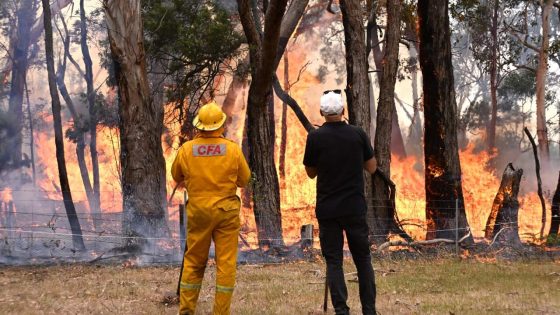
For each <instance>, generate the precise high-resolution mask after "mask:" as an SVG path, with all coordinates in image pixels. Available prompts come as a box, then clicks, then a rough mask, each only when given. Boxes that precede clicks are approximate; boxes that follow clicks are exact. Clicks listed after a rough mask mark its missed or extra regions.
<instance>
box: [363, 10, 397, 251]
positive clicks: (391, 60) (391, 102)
mask: <svg viewBox="0 0 560 315" xmlns="http://www.w3.org/2000/svg"><path fill="white" fill-rule="evenodd" d="M400 13H401V5H400V2H399V1H387V29H386V34H385V39H386V41H385V49H384V52H385V56H384V57H383V63H382V64H383V71H382V74H381V82H380V85H379V104H378V105H377V122H376V126H377V127H376V130H375V158H376V159H377V165H378V168H379V170H380V171H382V172H383V173H385V174H386V175H387V176H388V177H389V178H390V176H391V143H392V141H391V139H392V136H393V135H392V132H391V131H392V130H393V128H392V123H391V122H392V120H393V119H392V118H393V113H394V110H395V83H396V80H397V71H398V65H399V41H400ZM389 193H390V191H389V187H388V186H387V185H386V184H385V182H384V181H383V180H382V179H381V178H379V177H376V176H374V177H373V185H372V197H373V201H372V203H373V209H372V210H371V211H370V212H371V213H372V215H373V217H374V220H373V222H370V224H371V223H373V224H372V225H371V226H370V229H371V233H372V234H373V235H375V236H376V237H375V241H376V243H382V242H384V241H385V240H386V239H387V237H388V235H389V233H390V232H391V231H392V230H393V226H394V224H393V222H394V221H393V218H394V216H395V213H394V208H393V205H392V204H391V202H390V200H389Z"/></svg>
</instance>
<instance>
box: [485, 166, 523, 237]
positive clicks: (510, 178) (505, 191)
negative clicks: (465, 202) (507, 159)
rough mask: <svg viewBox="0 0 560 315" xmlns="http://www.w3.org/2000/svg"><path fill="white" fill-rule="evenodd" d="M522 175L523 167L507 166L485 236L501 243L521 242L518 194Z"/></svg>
mask: <svg viewBox="0 0 560 315" xmlns="http://www.w3.org/2000/svg"><path fill="white" fill-rule="evenodd" d="M521 176H523V170H522V169H517V170H516V169H515V168H514V167H513V165H512V164H511V163H509V164H508V165H507V166H506V169H505V170H504V174H503V175H502V182H501V183H500V188H499V189H498V193H497V194H496V198H494V203H493V204H492V211H491V212H490V215H489V216H488V221H486V230H485V233H484V237H486V238H487V239H489V240H494V239H495V241H498V242H501V243H506V242H507V243H512V244H520V243H521V240H520V239H519V227H518V224H517V218H518V212H519V202H518V201H517V194H518V193H519V184H520V182H521Z"/></svg>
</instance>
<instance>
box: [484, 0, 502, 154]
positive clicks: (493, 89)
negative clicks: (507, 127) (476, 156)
mask: <svg viewBox="0 0 560 315" xmlns="http://www.w3.org/2000/svg"><path fill="white" fill-rule="evenodd" d="M499 10H500V1H499V0H494V8H493V10H492V25H491V27H490V36H491V38H492V42H491V44H490V46H491V49H492V54H491V56H490V58H491V60H490V95H491V97H490V99H491V102H490V104H491V108H490V113H491V115H490V122H489V124H488V132H487V139H486V142H487V146H488V152H490V153H492V152H493V151H494V148H495V147H496V121H497V119H498V71H499V69H498V48H499V44H500V43H499V42H498V15H499Z"/></svg>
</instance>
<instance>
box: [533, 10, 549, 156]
mask: <svg viewBox="0 0 560 315" xmlns="http://www.w3.org/2000/svg"><path fill="white" fill-rule="evenodd" d="M539 3H540V6H541V10H542V11H541V12H542V15H541V16H542V42H541V45H540V47H539V50H538V66H537V138H538V139H539V151H540V153H541V157H542V159H543V160H544V161H545V162H547V161H548V159H549V158H550V151H549V147H548V131H547V129H548V128H547V126H546V108H545V96H546V74H547V72H548V58H549V48H550V38H549V36H550V12H551V11H552V4H553V1H552V0H540V1H539Z"/></svg>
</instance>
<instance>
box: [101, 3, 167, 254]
mask: <svg viewBox="0 0 560 315" xmlns="http://www.w3.org/2000/svg"><path fill="white" fill-rule="evenodd" d="M103 6H104V10H105V14H106V21H107V27H108V31H109V44H110V47H111V54H112V58H113V62H114V68H115V78H116V80H117V83H118V97H119V116H120V140H121V144H120V147H121V155H120V160H121V169H122V193H123V213H124V216H123V232H124V234H125V235H129V236H147V237H152V236H156V235H165V234H166V233H167V232H168V231H167V226H166V224H165V209H164V207H163V205H164V203H165V197H164V196H165V195H166V192H165V185H163V184H162V182H161V181H162V180H163V178H162V176H161V173H162V170H163V169H165V161H164V159H163V151H162V147H161V134H162V129H163V108H162V107H161V106H158V105H155V104H154V103H153V102H152V100H151V97H150V88H149V83H148V74H147V71H146V54H145V51H144V40H143V38H144V33H143V27H142V17H141V13H140V1H139V0H130V1H117V0H104V2H103ZM129 245H131V244H130V243H129Z"/></svg>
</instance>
